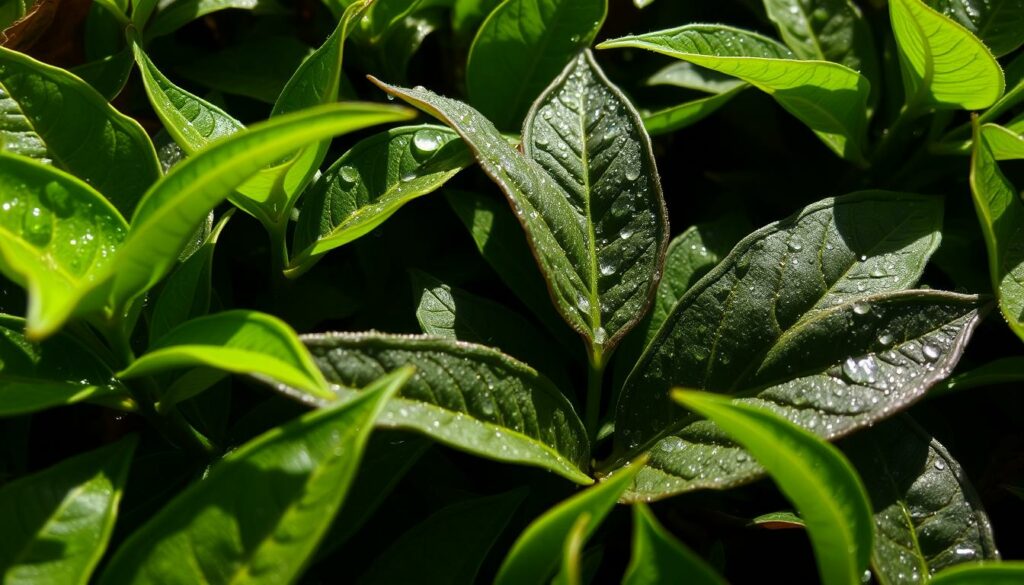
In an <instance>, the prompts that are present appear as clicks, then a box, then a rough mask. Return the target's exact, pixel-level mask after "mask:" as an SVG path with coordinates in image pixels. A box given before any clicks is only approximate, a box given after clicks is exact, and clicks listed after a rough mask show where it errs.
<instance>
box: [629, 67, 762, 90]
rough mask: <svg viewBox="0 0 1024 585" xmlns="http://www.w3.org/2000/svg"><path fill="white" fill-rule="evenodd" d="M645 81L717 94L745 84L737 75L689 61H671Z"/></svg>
mask: <svg viewBox="0 0 1024 585" xmlns="http://www.w3.org/2000/svg"><path fill="white" fill-rule="evenodd" d="M644 83H645V85H650V86H657V85H670V86H672V87H681V88H683V89H692V90H696V91H703V92H705V93H713V94H716V95H717V94H723V93H728V92H729V91H730V90H733V89H736V88H737V87H740V86H742V85H745V84H744V83H743V82H742V81H740V80H739V79H736V78H735V77H732V76H730V75H726V74H724V73H719V72H718V71H714V70H712V69H705V68H704V67H699V66H697V65H694V64H693V63H690V62H689V61H677V62H674V63H670V64H668V65H666V66H664V67H662V68H661V69H659V70H658V71H657V72H656V73H655V74H654V75H652V76H650V77H648V78H647V81H645V82H644Z"/></svg>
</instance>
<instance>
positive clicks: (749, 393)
mask: <svg viewBox="0 0 1024 585" xmlns="http://www.w3.org/2000/svg"><path fill="white" fill-rule="evenodd" d="M940 226H941V199H935V198H930V197H925V196H921V195H911V194H904V193H893V192H885V191H867V192H862V193H856V194H852V195H846V196H843V197H838V198H835V199H826V200H823V201H820V202H818V203H815V204H813V205H810V206H808V207H807V208H805V209H804V210H802V211H800V212H799V213H797V214H796V215H794V216H793V217H791V218H789V219H786V220H783V221H781V222H778V223H776V224H772V225H769V226H767V227H765V228H762V229H761V230H758V231H756V232H754V233H753V234H751V235H750V236H748V237H747V238H745V239H744V240H743V241H741V242H740V243H739V244H737V245H736V247H735V248H734V249H733V251H732V252H730V254H729V256H727V257H726V258H725V259H724V260H722V262H721V263H719V264H718V266H717V267H715V269H713V270H712V271H711V272H710V273H708V274H707V275H706V276H705V277H704V278H702V279H701V280H700V281H699V282H698V283H697V284H696V285H694V286H693V287H692V288H691V289H690V290H688V291H687V292H686V294H685V295H684V296H683V297H682V298H681V299H680V300H679V302H678V303H677V304H676V306H675V308H674V309H673V311H672V313H671V314H670V315H669V316H668V318H667V320H666V321H665V323H664V325H663V326H662V327H661V329H660V330H659V332H658V334H657V336H656V337H655V339H654V341H652V342H651V344H650V346H649V347H648V349H647V351H646V352H645V353H644V355H643V356H642V357H641V358H640V361H639V362H638V363H637V365H636V367H635V368H634V369H633V372H632V373H631V374H630V376H629V378H628V379H627V380H626V383H625V385H624V387H623V389H622V393H621V395H620V397H619V403H618V408H617V411H616V422H615V430H616V441H617V444H618V449H619V453H620V458H626V459H628V458H630V455H631V454H633V453H641V452H645V451H650V452H651V463H652V464H651V466H650V468H649V469H645V470H644V471H642V472H641V473H640V475H639V477H638V480H637V484H636V485H635V486H634V487H633V489H632V492H631V494H630V497H631V498H637V499H640V498H660V497H665V496H667V495H670V494H672V493H677V492H681V491H688V490H693V489H699V488H707V487H728V486H732V485H736V484H739V483H744V482H747V481H750V480H751V479H753V478H755V477H757V476H759V475H760V473H761V472H762V470H761V468H760V467H759V466H758V465H757V464H756V463H755V462H754V461H751V460H750V458H749V457H748V456H747V455H746V454H745V453H744V452H743V451H742V450H741V449H739V448H737V447H734V446H730V445H729V443H728V441H727V439H726V437H725V436H723V435H722V433H721V430H719V429H717V428H716V427H714V425H711V424H710V423H707V422H704V421H701V420H700V419H698V418H696V417H693V416H692V415H688V414H687V413H686V412H685V411H683V410H680V409H678V408H673V405H672V403H671V402H670V401H669V400H668V399H667V398H666V397H665V394H666V393H667V392H668V390H669V389H670V388H671V387H672V386H683V387H692V388H702V389H704V390H707V391H712V392H719V393H723V394H728V395H732V396H736V397H738V398H739V399H740V400H741V401H742V402H745V403H748V404H753V405H758V406H764V407H768V408H771V409H772V410H773V411H774V412H775V413H776V414H779V415H781V416H783V417H785V418H788V419H789V420H790V421H792V422H795V423H797V424H799V425H801V426H803V427H805V428H808V429H811V430H813V431H814V432H816V433H818V434H819V435H820V436H822V437H823V438H833V437H837V436H842V435H845V434H848V433H850V432H852V431H853V430H855V429H857V428H861V427H864V426H868V425H870V424H872V423H873V422H875V421H877V420H880V419H882V418H885V417H887V416H889V415H891V414H892V412H894V411H896V410H899V409H902V408H905V407H906V406H908V405H909V404H911V403H912V402H914V401H915V400H917V399H919V398H920V397H921V396H922V395H923V394H924V393H925V391H926V390H927V389H928V388H929V387H931V386H932V385H934V384H935V383H937V382H939V381H940V380H942V379H943V378H945V377H946V376H947V375H948V374H949V373H950V372H951V371H952V370H953V367H954V366H955V365H956V363H957V361H958V360H959V358H960V355H961V354H962V352H963V349H964V345H965V343H966V341H967V339H969V337H970V335H971V334H972V333H973V330H974V328H975V326H976V325H977V323H978V321H979V320H980V318H981V314H982V313H983V311H984V309H983V308H982V307H981V303H980V302H979V300H978V298H977V297H974V296H965V295H957V294H953V293H946V292H939V291H929V290H917V291H915V290H904V289H906V288H908V287H910V286H913V285H914V283H916V282H917V279H918V278H919V277H920V275H921V273H922V271H923V269H924V266H925V264H926V262H927V259H928V257H929V256H930V255H931V253H932V252H933V251H934V250H935V248H936V247H937V245H938V242H939V227H940ZM765 299H771V302H765Z"/></svg>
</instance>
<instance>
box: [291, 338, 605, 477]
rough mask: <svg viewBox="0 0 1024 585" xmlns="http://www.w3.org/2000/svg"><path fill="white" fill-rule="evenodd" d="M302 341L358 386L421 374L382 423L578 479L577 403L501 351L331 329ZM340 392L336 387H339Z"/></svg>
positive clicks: (581, 451) (582, 436)
mask: <svg viewBox="0 0 1024 585" xmlns="http://www.w3.org/2000/svg"><path fill="white" fill-rule="evenodd" d="M302 340H303V341H304V342H305V344H306V347H308V348H309V351H310V353H312V354H313V359H314V360H315V361H316V363H317V365H318V366H319V367H320V370H321V371H322V372H323V373H324V376H325V377H326V378H327V380H328V381H329V382H331V383H333V384H339V385H341V386H343V387H349V388H352V387H359V386H361V385H363V381H365V380H368V379H373V378H375V377H377V376H379V375H380V372H382V371H388V370H390V369H393V368H394V367H397V366H398V365H405V364H410V365H413V366H415V367H416V375H415V376H414V377H413V378H412V379H411V380H410V381H409V383H408V384H407V385H406V386H405V388H404V389H403V391H402V393H401V395H400V396H399V397H397V398H395V399H394V400H392V401H391V403H390V404H389V406H388V407H387V408H386V409H385V412H384V415H383V416H382V417H381V418H380V420H378V421H377V424H378V425H381V426H384V427H386V428H397V429H406V430H411V431H416V432H419V433H422V434H424V435H426V436H428V437H430V438H432V439H434V440H435V441H438V442H440V443H443V444H445V445H448V446H449V447H453V448H456V449H460V450H462V451H466V452H468V453H472V454H474V455H478V456H482V457H487V458H489V459H494V460H497V461H506V462H511V463H518V464H521V465H532V466H536V467H542V468H544V469H548V470H550V471H553V472H555V473H557V474H559V475H561V476H562V477H565V478H566V479H569V480H572V481H574V482H576V483H580V484H589V483H591V482H592V480H591V479H590V478H589V477H588V476H587V475H586V474H585V473H584V472H583V471H581V470H582V469H587V467H588V465H589V458H590V447H589V443H588V441H587V438H586V436H587V435H586V432H585V430H584V429H583V424H582V423H581V422H580V420H579V418H578V417H577V416H576V413H575V411H574V410H573V408H572V405H571V404H570V403H569V401H568V400H566V399H565V397H564V396H562V394H561V393H560V392H559V391H558V389H557V388H555V387H554V386H553V385H552V384H551V382H549V381H548V380H547V378H545V377H543V376H541V375H540V374H538V373H537V372H536V371H534V370H533V369H532V368H530V367H529V366H527V365H525V364H523V363H521V362H518V361H516V360H514V359H512V358H510V357H508V356H506V355H504V354H502V353H500V352H498V351H497V350H494V349H491V348H488V347H483V346H480V345H472V344H469V343H462V342H456V341H451V340H446V339H436V338H430V337H423V336H411V335H387V334H383V333H358V334H346V333H329V334H321V335H306V336H303V338H302ZM335 390H336V391H338V389H337V388H336V389H335Z"/></svg>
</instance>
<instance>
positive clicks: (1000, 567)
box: [931, 561, 1024, 585]
mask: <svg viewBox="0 0 1024 585" xmlns="http://www.w3.org/2000/svg"><path fill="white" fill-rule="evenodd" d="M1022 579H1024V562H1020V561H1006V562H1001V563H991V562H989V563H984V562H981V563H974V564H969V565H960V566H957V567H953V568H950V569H946V570H945V571H943V572H941V573H939V574H938V575H936V576H935V578H934V579H932V581H931V582H932V585H979V584H981V583H984V585H1017V584H1018V583H1020V582H1021V580H1022Z"/></svg>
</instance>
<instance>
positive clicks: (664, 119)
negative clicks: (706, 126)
mask: <svg viewBox="0 0 1024 585" xmlns="http://www.w3.org/2000/svg"><path fill="white" fill-rule="evenodd" d="M746 87H747V86H746V85H745V84H743V85H740V86H738V87H736V88H734V89H732V90H730V91H727V92H725V93H720V94H718V95H713V96H711V97H706V98H700V99H696V100H692V101H688V102H684V103H682V104H679V105H677V106H671V107H668V108H665V109H663V110H658V111H656V112H644V113H643V118H644V128H646V129H647V132H648V133H649V134H651V135H652V136H658V135H660V134H668V133H669V132H675V131H676V130H681V129H683V128H686V127H687V126H692V125H694V124H696V123H697V122H700V121H701V120H703V119H704V118H707V117H708V116H710V115H711V114H714V113H715V112H717V111H718V109H719V108H721V107H722V106H724V105H725V104H727V103H729V102H730V101H731V100H732V98H734V97H736V96H737V95H738V94H739V93H740V92H741V91H743V90H744V89H746Z"/></svg>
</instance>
